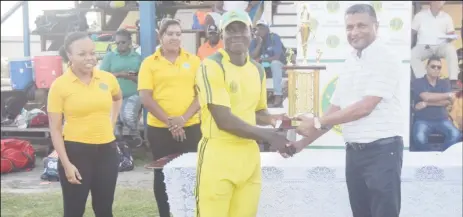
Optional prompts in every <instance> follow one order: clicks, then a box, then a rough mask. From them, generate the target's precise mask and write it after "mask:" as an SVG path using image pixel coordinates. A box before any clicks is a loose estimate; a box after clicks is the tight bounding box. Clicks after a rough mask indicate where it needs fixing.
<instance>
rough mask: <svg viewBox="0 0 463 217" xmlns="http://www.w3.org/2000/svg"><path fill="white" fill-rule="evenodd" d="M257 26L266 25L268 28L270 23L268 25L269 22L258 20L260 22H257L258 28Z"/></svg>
mask: <svg viewBox="0 0 463 217" xmlns="http://www.w3.org/2000/svg"><path fill="white" fill-rule="evenodd" d="M257 25H264V26H266V27H268V23H267V21H265V20H258V21H257V22H256V26H257Z"/></svg>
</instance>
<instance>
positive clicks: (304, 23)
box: [298, 4, 311, 64]
mask: <svg viewBox="0 0 463 217" xmlns="http://www.w3.org/2000/svg"><path fill="white" fill-rule="evenodd" d="M300 22H301V24H300V26H299V31H298V32H299V34H300V40H301V46H302V58H303V63H304V64H307V46H308V41H309V37H310V32H311V29H310V13H309V11H308V9H307V5H306V4H304V5H303V6H302V11H301V16H300Z"/></svg>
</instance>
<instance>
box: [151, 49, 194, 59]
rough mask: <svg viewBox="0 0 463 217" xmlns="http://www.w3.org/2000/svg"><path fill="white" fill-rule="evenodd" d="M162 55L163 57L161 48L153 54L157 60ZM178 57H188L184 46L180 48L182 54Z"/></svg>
mask: <svg viewBox="0 0 463 217" xmlns="http://www.w3.org/2000/svg"><path fill="white" fill-rule="evenodd" d="M161 57H162V53H161V48H159V49H156V52H154V54H153V58H154V59H155V60H156V59H159V58H161ZM178 57H181V58H188V57H189V54H188V53H187V52H186V51H185V50H184V49H183V48H180V54H179V55H178Z"/></svg>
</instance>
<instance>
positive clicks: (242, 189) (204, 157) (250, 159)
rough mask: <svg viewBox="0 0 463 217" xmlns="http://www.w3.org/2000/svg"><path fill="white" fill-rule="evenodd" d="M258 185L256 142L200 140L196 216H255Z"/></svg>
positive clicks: (259, 183)
mask: <svg viewBox="0 0 463 217" xmlns="http://www.w3.org/2000/svg"><path fill="white" fill-rule="evenodd" d="M261 184H262V176H261V168H260V152H259V146H258V145H257V143H256V142H240V141H224V140H218V139H208V138H202V139H201V141H200V142H199V145H198V165H197V170H196V189H195V191H196V217H255V216H256V215H257V207H258V205H259V197H260V192H261Z"/></svg>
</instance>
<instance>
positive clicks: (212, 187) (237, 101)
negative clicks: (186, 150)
mask: <svg viewBox="0 0 463 217" xmlns="http://www.w3.org/2000/svg"><path fill="white" fill-rule="evenodd" d="M220 29H221V31H222V35H223V41H224V47H225V48H224V49H220V50H218V52H217V53H215V54H214V55H212V56H209V57H208V58H206V59H205V60H204V61H203V63H202V65H201V67H200V69H199V71H198V73H197V75H196V86H197V92H198V98H199V102H200V105H201V132H202V135H203V138H202V139H201V141H200V142H199V146H198V150H199V151H198V152H199V154H198V166H197V174H196V176H197V180H196V203H197V204H196V209H197V210H196V216H197V217H255V216H256V214H257V207H258V203H259V197H260V191H261V188H260V187H261V167H260V152H259V147H258V145H257V143H256V140H263V141H265V142H268V143H269V144H271V145H272V146H273V147H274V148H275V149H276V150H279V151H282V152H286V144H287V143H288V141H287V140H286V137H285V136H284V135H281V134H278V133H277V132H276V130H274V129H264V128H259V127H257V126H256V124H259V125H272V123H274V122H275V118H274V116H271V115H269V114H268V112H267V92H266V86H265V82H266V80H265V73H264V70H263V68H262V66H260V65H259V64H258V63H256V62H255V61H254V60H252V59H251V58H250V57H249V54H248V48H249V44H250V42H251V20H250V18H249V16H248V14H247V13H246V12H244V11H230V12H227V13H225V14H224V15H223V19H222V23H221V26H220Z"/></svg>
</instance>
